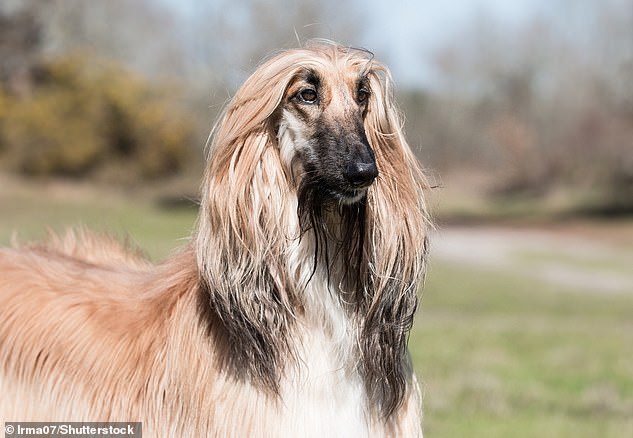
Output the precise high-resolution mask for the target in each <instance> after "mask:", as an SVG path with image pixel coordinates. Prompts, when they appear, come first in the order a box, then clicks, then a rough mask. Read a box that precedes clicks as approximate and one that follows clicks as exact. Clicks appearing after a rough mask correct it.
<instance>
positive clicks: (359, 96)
mask: <svg viewBox="0 0 633 438" xmlns="http://www.w3.org/2000/svg"><path fill="white" fill-rule="evenodd" d="M368 98H369V89H367V87H365V86H361V87H359V88H358V92H357V93H356V100H357V101H358V103H365V101H366V100H367V99H368Z"/></svg>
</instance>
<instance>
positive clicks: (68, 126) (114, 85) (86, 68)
mask: <svg viewBox="0 0 633 438" xmlns="http://www.w3.org/2000/svg"><path fill="white" fill-rule="evenodd" d="M32 76H33V78H34V79H33V87H32V93H31V94H30V95H29V96H22V97H18V96H11V97H8V98H4V99H0V145H4V153H3V155H4V157H5V159H4V161H5V162H6V163H7V164H8V166H9V168H11V169H13V170H16V171H18V172H21V173H23V174H26V175H41V176H47V175H63V176H70V177H88V176H92V175H95V174H97V173H99V172H102V173H103V169H108V168H118V169H119V170H120V171H124V172H125V173H127V174H128V179H129V178H133V179H135V178H145V179H147V178H160V177H163V176H166V175H169V174H173V173H175V172H178V171H179V170H181V169H182V168H183V167H184V166H185V164H186V162H187V160H188V158H189V157H190V152H191V144H192V138H193V128H194V127H193V124H192V123H191V122H189V120H190V119H191V118H190V116H188V114H187V113H186V111H184V110H183V109H182V108H178V107H177V106H175V105H173V104H172V102H174V101H177V94H176V93H175V92H173V91H171V90H170V91H168V89H167V88H165V87H159V86H158V85H156V84H152V83H149V82H147V81H146V80H144V79H143V78H140V77H138V76H135V75H134V74H132V73H131V72H129V71H126V70H124V69H122V68H121V67H119V66H117V65H103V64H100V63H98V62H95V60H94V59H91V58H89V57H85V56H71V57H66V58H62V59H55V60H52V61H47V62H44V63H42V64H40V65H39V66H38V67H37V68H36V69H34V71H33V74H32ZM3 108H4V109H3ZM0 147H1V146H0ZM1 150H2V149H0V151H1ZM120 171H119V172H118V174H119V175H120V174H121V172H120ZM130 175H134V176H133V177H130Z"/></svg>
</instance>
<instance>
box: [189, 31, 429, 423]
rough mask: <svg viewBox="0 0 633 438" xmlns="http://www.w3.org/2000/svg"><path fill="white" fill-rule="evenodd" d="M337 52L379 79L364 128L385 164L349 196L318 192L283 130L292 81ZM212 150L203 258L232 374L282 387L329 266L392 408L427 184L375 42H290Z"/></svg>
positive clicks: (374, 396) (219, 131)
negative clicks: (311, 292)
mask: <svg viewBox="0 0 633 438" xmlns="http://www.w3.org/2000/svg"><path fill="white" fill-rule="evenodd" d="M332 66H335V67H336V68H338V69H344V70H346V71H353V72H357V73H358V74H359V75H363V76H364V77H366V78H367V80H368V83H369V87H370V89H371V94H370V96H369V101H368V103H367V110H366V114H365V117H364V129H365V134H366V136H367V139H368V141H369V143H370V145H371V147H372V149H373V151H374V153H375V159H376V164H377V167H378V170H379V177H378V178H377V179H376V181H375V182H374V183H373V184H372V185H371V186H370V187H369V189H368V192H367V195H366V197H364V198H363V199H361V200H360V201H358V202H355V203H351V204H346V203H342V202H334V201H332V200H331V199H328V198H327V196H325V195H324V194H323V193H320V192H319V189H318V175H314V174H310V173H307V172H304V173H301V172H300V171H297V169H298V168H300V167H301V159H302V158H301V157H300V156H298V155H297V154H293V153H292V152H290V153H289V152H288V151H287V150H283V148H282V145H281V144H280V129H281V126H280V120H281V113H282V110H283V106H284V104H285V102H286V100H285V99H286V93H287V89H288V87H289V84H290V83H291V81H292V80H293V79H294V78H295V77H296V76H297V75H298V74H299V73H300V72H301V71H303V70H305V69H306V68H310V69H315V70H327V69H331V68H332ZM324 74H326V73H324ZM208 155H209V156H208V164H207V167H206V171H205V179H204V182H203V186H202V201H201V210H200V217H199V222H198V228H197V233H196V241H195V245H196V252H197V262H198V268H199V272H200V275H201V280H202V283H203V284H204V286H205V291H206V294H207V296H206V298H207V299H208V303H209V305H210V309H211V313H212V314H213V316H214V318H215V321H216V322H217V324H218V325H219V326H220V327H221V328H222V332H223V333H224V336H225V342H226V345H227V346H228V349H229V353H228V354H227V358H226V359H227V360H229V361H230V362H231V364H232V365H233V368H234V369H235V370H237V377H238V378H243V379H248V380H250V381H252V382H253V383H254V384H256V385H259V386H260V387H262V388H264V389H266V390H267V391H269V392H271V393H273V394H274V393H277V392H278V391H279V382H280V379H281V377H282V376H283V373H284V369H285V367H286V365H287V363H288V362H291V361H293V360H294V354H295V351H294V348H293V340H292V336H293V330H295V329H296V320H297V318H298V317H299V315H300V314H301V312H303V311H304V310H305V297H304V295H303V294H302V291H303V290H304V289H305V287H306V284H307V283H309V282H314V281H319V278H327V283H328V284H325V285H323V288H324V289H327V290H338V291H339V293H341V294H345V297H343V299H342V302H345V303H346V309H348V313H349V317H350V319H352V320H353V321H354V323H355V324H356V327H357V329H358V351H357V352H356V354H357V363H358V365H357V366H358V370H359V372H360V373H361V375H362V376H363V379H364V382H365V387H366V390H367V393H368V398H369V401H370V404H371V405H373V406H377V408H378V409H379V410H380V411H381V412H382V413H383V414H384V415H390V414H391V413H393V412H394V411H395V410H396V409H397V408H398V406H399V405H400V404H401V402H402V400H403V398H404V397H405V394H406V391H407V384H408V382H409V380H410V378H411V377H410V376H411V369H410V364H409V359H408V355H407V350H406V344H407V337H408V333H409V330H410V328H411V325H412V321H413V315H414V312H415V309H416V305H417V294H416V291H417V287H418V284H419V283H420V281H421V279H422V276H423V274H424V271H425V260H426V252H427V238H426V236H427V228H428V226H429V220H428V217H427V214H426V208H425V204H424V200H423V190H424V189H425V188H426V187H427V184H426V181H425V178H424V176H423V173H422V171H421V168H420V166H419V164H418V162H417V160H416V158H415V156H414V155H413V153H412V151H411V149H410V147H409V146H408V144H407V142H406V140H405V137H404V134H403V131H402V121H401V119H400V117H399V113H398V110H397V108H396V105H395V103H394V99H393V92H392V88H391V76H390V73H389V71H388V69H387V68H386V67H385V66H384V65H382V64H381V63H379V62H377V61H375V60H374V59H373V55H372V54H371V53H369V52H367V51H364V50H358V49H350V48H346V47H341V46H338V45H335V44H331V43H324V42H318V43H316V44H311V45H309V46H307V47H305V48H300V49H295V50H289V51H285V52H282V53H280V54H278V55H276V56H274V57H272V58H271V59H270V60H268V61H267V62H265V63H264V64H262V65H261V66H260V67H259V68H258V69H257V70H256V71H255V73H254V74H253V75H252V76H251V77H249V78H248V80H247V81H246V82H245V83H244V85H243V86H242V87H241V88H240V89H239V90H238V91H237V93H236V95H235V97H234V98H233V99H232V100H231V102H230V103H229V104H228V107H227V108H226V110H225V112H224V114H223V116H222V117H221V119H220V120H219V122H218V124H217V125H216V126H215V127H214V130H213V131H212V136H211V138H210V146H209V150H208ZM313 180H314V181H313ZM308 242H311V245H308ZM302 245H304V246H305V248H308V247H309V248H310V249H309V250H308V251H306V250H305V248H304V250H302V249H301V248H302ZM307 265H309V267H308V269H306V266H307ZM299 271H301V272H303V273H301V272H299ZM306 271H307V272H309V274H310V275H308V276H307V277H306V275H305V272H306ZM316 272H320V273H323V275H322V276H317V275H314V274H315V273H316ZM337 287H338V289H337Z"/></svg>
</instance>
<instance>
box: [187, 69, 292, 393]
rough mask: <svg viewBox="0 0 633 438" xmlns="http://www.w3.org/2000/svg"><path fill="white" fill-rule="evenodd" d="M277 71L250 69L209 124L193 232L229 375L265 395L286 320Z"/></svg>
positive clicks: (281, 350) (280, 76)
mask: <svg viewBox="0 0 633 438" xmlns="http://www.w3.org/2000/svg"><path fill="white" fill-rule="evenodd" d="M281 67H283V66H279V65H277V66H275V65H274V64H273V65H270V62H269V63H267V64H264V65H263V66H262V67H261V68H260V69H258V70H257V71H256V72H255V74H254V75H253V76H251V77H250V78H249V79H248V80H247V81H246V83H245V84H244V85H243V86H242V87H241V88H240V90H239V91H238V92H237V94H236V95H235V97H234V98H233V100H232V101H231V102H230V104H229V105H228V107H227V109H226V111H225V113H224V116H223V117H222V118H221V120H220V121H219V123H218V125H216V128H215V129H214V132H213V137H212V138H213V140H212V143H211V147H210V151H209V157H208V163H207V169H206V175H205V179H204V183H203V186H202V201H201V206H200V215H199V221H198V229H197V234H196V247H197V260H198V268H199V272H200V276H201V280H202V284H203V285H204V287H205V288H206V290H207V292H208V297H209V303H210V306H211V310H212V312H213V313H214V314H215V315H216V316H217V319H218V321H219V322H220V324H221V325H222V326H223V328H224V331H223V332H224V333H225V335H226V336H227V338H228V339H227V345H228V346H229V348H230V351H229V353H228V356H229V357H230V358H231V360H232V362H233V363H234V365H235V368H234V369H237V370H241V372H242V374H243V377H245V378H248V379H251V380H253V381H254V383H259V384H262V385H263V386H264V387H266V388H268V389H271V390H273V391H275V390H276V388H277V382H278V378H279V376H278V375H277V374H278V373H279V370H280V369H281V368H282V367H281V366H280V360H281V357H282V355H284V354H286V355H287V354H288V353H289V347H288V344H287V341H286V339H287V332H288V329H289V325H290V324H291V321H292V320H293V317H292V314H291V310H290V309H291V308H292V306H291V301H292V296H291V294H292V290H291V285H289V284H287V281H286V273H285V270H284V266H283V265H282V263H283V260H284V258H285V253H284V248H285V244H286V243H287V242H286V241H285V239H287V238H288V236H287V230H288V225H287V223H286V222H287V221H288V215H287V214H286V209H287V208H291V207H290V206H289V205H288V202H286V198H287V195H288V192H289V187H288V181H287V179H286V177H285V175H284V170H283V168H282V163H281V161H280V157H279V148H278V147H277V144H276V141H277V140H276V136H275V134H274V132H272V131H274V128H273V127H272V126H271V124H274V118H275V114H276V110H277V107H278V106H279V103H280V102H281V101H282V99H283V96H284V92H285V89H286V84H287V82H288V80H289V78H290V77H291V73H290V72H289V71H288V69H283V68H281Z"/></svg>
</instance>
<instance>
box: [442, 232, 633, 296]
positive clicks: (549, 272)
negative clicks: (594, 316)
mask: <svg viewBox="0 0 633 438" xmlns="http://www.w3.org/2000/svg"><path fill="white" fill-rule="evenodd" d="M431 257H432V260H433V258H436V259H439V260H446V261H452V262H457V263H462V264H467V265H471V266H476V267H479V268H482V269H490V270H503V271H509V272H513V273H516V274H519V275H525V276H530V277H535V278H539V279H541V280H544V281H547V282H549V283H551V284H554V285H558V286H561V288H563V289H566V290H569V289H572V290H579V291H587V292H597V293H632V294H633V248H630V247H629V246H628V245H622V246H618V245H615V244H610V243H607V242H603V241H599V240H596V239H592V238H587V237H584V236H581V235H577V236H574V235H569V234H561V233H556V232H553V231H542V230H524V229H512V228H496V227H475V228H467V227H447V228H444V229H440V230H438V231H437V232H436V233H435V235H434V236H433V239H432V241H431Z"/></svg>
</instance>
